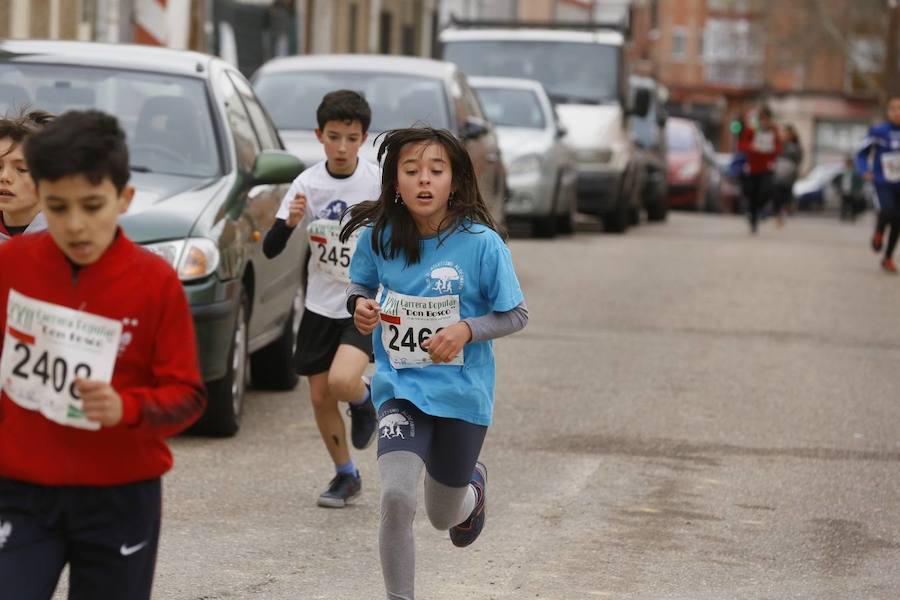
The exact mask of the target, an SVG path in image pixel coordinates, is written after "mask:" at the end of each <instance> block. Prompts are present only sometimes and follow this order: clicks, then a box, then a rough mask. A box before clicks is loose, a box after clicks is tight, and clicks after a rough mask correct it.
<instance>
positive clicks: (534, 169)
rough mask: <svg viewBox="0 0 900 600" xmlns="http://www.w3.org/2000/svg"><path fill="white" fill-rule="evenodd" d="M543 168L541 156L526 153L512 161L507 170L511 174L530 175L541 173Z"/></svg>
mask: <svg viewBox="0 0 900 600" xmlns="http://www.w3.org/2000/svg"><path fill="white" fill-rule="evenodd" d="M540 170H541V157H540V156H538V155H537V154H526V155H525V156H520V157H519V158H517V159H515V160H514V161H512V163H510V165H509V169H507V172H508V173H509V174H510V175H528V174H531V173H539V172H540Z"/></svg>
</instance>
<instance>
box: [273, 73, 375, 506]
mask: <svg viewBox="0 0 900 600" xmlns="http://www.w3.org/2000/svg"><path fill="white" fill-rule="evenodd" d="M316 120H317V122H318V126H319V127H318V129H316V137H317V138H318V139H319V141H320V142H321V143H322V145H323V146H324V148H325V156H326V160H324V161H322V162H320V163H317V164H315V165H313V166H312V167H310V168H309V169H307V170H305V171H303V173H301V174H300V175H299V176H298V177H297V179H295V180H294V183H293V184H291V188H290V189H289V190H288V192H287V194H285V196H284V199H283V200H282V202H281V208H279V210H278V214H277V215H276V220H275V224H274V225H273V226H272V229H270V230H269V232H268V233H267V234H266V238H265V241H264V242H263V251H264V252H265V254H266V256H268V257H269V258H272V257H274V256H276V255H278V254H279V253H280V252H281V251H282V250H283V249H284V247H285V244H286V243H287V240H288V238H289V237H290V235H291V233H292V232H293V231H294V229H295V228H296V227H297V226H298V225H300V224H301V222H302V223H304V224H305V228H306V233H307V235H308V236H309V247H310V251H311V255H310V257H309V262H308V263H307V273H308V284H307V290H306V310H305V311H304V312H303V319H302V320H301V322H300V330H299V333H298V335H297V349H296V351H295V353H294V362H295V367H296V369H297V373H299V374H300V375H305V376H306V377H307V378H308V379H309V395H310V400H311V402H312V406H313V412H314V413H315V417H316V425H318V427H319V433H320V434H321V436H322V441H323V442H324V443H325V447H326V448H327V450H328V453H329V454H330V455H331V459H332V460H333V461H334V465H335V470H336V475H335V477H334V479H332V480H331V482H330V483H329V484H328V488H327V489H326V490H325V491H324V492H323V493H322V494H321V495H320V496H319V499H318V504H319V506H325V507H329V508H343V507H344V506H346V505H347V500H348V499H349V498H352V497H353V496H355V495H356V494H358V493H359V491H360V489H361V487H362V482H361V479H360V476H359V471H358V470H357V469H356V466H355V465H354V463H353V460H352V459H351V458H350V450H349V448H348V447H347V434H346V431H345V428H344V419H343V417H342V416H341V411H340V409H339V406H338V402H339V401H340V402H347V403H349V405H350V407H349V410H348V413H349V414H350V418H351V438H352V441H353V446H354V447H356V448H358V449H363V448H366V447H367V446H368V445H369V444H370V443H371V442H372V438H373V437H374V434H375V409H374V407H373V405H372V400H371V393H370V390H369V383H368V381H366V380H365V379H364V378H363V373H364V371H365V369H366V366H367V365H368V364H369V360H370V358H371V356H372V336H371V335H363V334H361V333H359V331H357V330H356V327H355V326H354V325H353V318H352V317H351V316H350V313H348V312H347V302H346V290H347V284H348V283H349V281H350V278H349V268H350V258H351V257H352V256H353V251H354V250H355V248H356V240H355V238H353V239H350V240H348V242H346V243H342V242H341V241H340V239H339V233H340V219H341V215H342V214H343V212H344V210H346V209H347V208H348V207H350V206H353V205H354V204H357V203H359V202H362V201H364V200H373V199H375V198H378V197H379V195H380V194H381V170H380V169H379V168H378V165H376V164H373V163H371V162H369V161H366V160H364V159H360V158H358V157H357V153H358V152H359V148H360V146H361V145H362V144H363V142H365V140H366V136H367V131H368V128H369V123H370V122H371V120H372V111H371V109H370V108H369V105H368V103H367V102H366V101H365V99H364V98H363V97H362V96H361V95H359V94H358V93H356V92H353V91H350V90H337V91H334V92H330V93H328V94H326V95H325V97H324V98H323V99H322V103H321V104H320V105H319V108H318V109H317V110H316ZM307 216H308V217H309V218H305V217H307Z"/></svg>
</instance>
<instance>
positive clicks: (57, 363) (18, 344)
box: [0, 290, 122, 430]
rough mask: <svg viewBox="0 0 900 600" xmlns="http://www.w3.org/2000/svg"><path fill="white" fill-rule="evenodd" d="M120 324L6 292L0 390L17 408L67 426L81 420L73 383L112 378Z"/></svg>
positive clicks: (86, 423)
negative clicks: (82, 380) (80, 379)
mask: <svg viewBox="0 0 900 600" xmlns="http://www.w3.org/2000/svg"><path fill="white" fill-rule="evenodd" d="M121 335H122V323H121V322H119V321H116V320H114V319H108V318H106V317H100V316H97V315H92V314H89V313H85V312H81V311H77V310H72V309H70V308H66V307H64V306H58V305H56V304H50V303H48V302H42V301H40V300H35V299H33V298H29V297H28V296H25V295H23V294H20V293H19V292H16V291H15V290H10V292H9V300H8V301H7V309H6V331H5V332H4V338H3V354H2V356H0V387H2V389H3V392H4V393H5V394H6V395H7V396H8V397H9V398H10V400H12V401H13V402H15V403H16V404H18V405H19V406H21V407H22V408H25V409H28V410H33V411H37V412H40V413H41V414H42V415H44V416H45V417H47V418H48V419H50V420H51V421H55V422H57V423H60V424H61V425H68V426H71V427H79V428H82V429H94V430H96V429H99V427H100V424H99V423H96V422H94V421H90V420H88V419H87V418H85V416H84V413H83V412H82V410H81V398H80V397H79V395H78V391H77V389H76V388H75V379H76V378H78V377H80V378H83V379H96V380H101V381H105V382H107V383H108V382H110V381H111V380H112V373H113V368H114V367H115V363H116V354H117V353H118V349H119V339H120V337H121Z"/></svg>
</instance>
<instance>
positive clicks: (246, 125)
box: [216, 71, 260, 171]
mask: <svg viewBox="0 0 900 600" xmlns="http://www.w3.org/2000/svg"><path fill="white" fill-rule="evenodd" d="M216 82H217V83H216V87H217V88H218V89H219V91H220V92H221V93H222V99H223V100H224V101H225V116H226V118H227V120H228V126H229V129H230V130H231V137H232V139H234V149H235V153H236V154H237V161H238V167H239V168H240V169H241V170H243V171H251V170H253V163H254V162H255V161H256V155H257V154H258V153H259V151H260V143H259V140H258V139H257V138H256V132H255V131H254V130H253V124H252V123H251V121H250V115H249V114H248V113H247V109H246V108H244V103H243V102H242V101H241V98H240V95H239V94H238V91H237V89H236V88H235V87H234V83H233V82H232V80H231V78H230V77H228V75H227V73H225V72H224V71H223V72H221V73H220V74H219V76H218V77H217V78H216Z"/></svg>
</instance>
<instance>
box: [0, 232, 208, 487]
mask: <svg viewBox="0 0 900 600" xmlns="http://www.w3.org/2000/svg"><path fill="white" fill-rule="evenodd" d="M10 289H14V290H16V291H18V292H19V293H21V294H24V295H26V296H28V297H30V298H33V299H35V300H41V301H44V302H51V303H53V304H58V305H60V306H65V307H67V308H72V309H76V310H82V311H84V312H88V313H93V314H95V315H100V316H103V317H107V318H111V319H116V320H118V321H121V322H122V323H123V329H122V341H121V344H120V348H119V354H118V357H117V359H116V364H115V369H114V371H113V376H112V386H113V388H114V389H115V390H116V391H117V392H118V393H119V395H120V396H121V397H122V409H123V416H122V422H121V423H119V424H118V425H116V426H115V427H109V428H107V427H101V428H100V429H99V430H98V431H89V430H84V429H78V428H75V427H68V426H64V425H60V424H57V423H55V422H53V421H50V420H49V419H47V418H45V417H44V416H43V415H42V414H41V413H40V412H37V411H31V410H27V409H25V408H22V407H21V406H19V405H18V404H16V403H14V402H13V401H12V400H10V399H9V398H8V397H7V396H6V394H5V393H2V394H0V478H7V479H15V480H18V481H25V482H30V483H36V484H42V485H89V486H107V485H119V484H124V483H131V482H136V481H143V480H147V479H153V478H156V477H159V476H161V475H162V474H163V473H165V472H166V471H168V470H169V469H170V468H171V466H172V454H171V452H170V451H169V447H168V445H167V444H166V441H165V438H166V437H168V436H171V435H174V434H175V433H177V432H179V431H181V430H182V429H184V428H185V427H187V426H188V425H190V424H191V423H192V422H193V421H194V420H196V419H197V418H198V417H199V416H200V414H201V413H202V411H203V408H204V407H205V405H206V395H205V391H204V387H203V382H202V379H201V377H200V371H199V368H198V364H197V348H196V341H195V339H194V326H193V322H192V320H191V313H190V309H189V308H188V304H187V298H186V297H185V294H184V289H183V288H182V286H181V282H179V280H178V277H177V276H176V274H175V271H174V270H173V269H172V267H171V266H170V265H168V264H167V263H166V262H165V261H163V260H162V259H161V258H159V257H158V256H155V255H153V254H152V253H150V252H148V251H147V250H144V249H143V248H141V247H139V246H137V245H136V244H135V243H134V242H132V241H131V240H129V239H128V238H127V237H125V234H124V233H123V232H122V231H121V230H120V231H119V232H118V234H117V236H116V239H115V240H114V241H113V243H112V244H111V245H110V247H109V248H108V249H107V250H106V252H105V253H104V254H103V255H102V256H101V257H100V259H99V260H98V261H97V262H95V263H94V264H91V265H88V266H85V267H80V268H79V269H77V270H75V269H73V265H72V263H70V262H69V260H68V259H67V258H66V256H65V255H64V254H63V253H62V251H61V250H60V249H59V247H57V245H56V243H55V242H54V241H53V239H52V238H51V237H50V235H49V233H46V232H42V233H37V234H34V235H27V236H18V237H16V238H15V239H13V240H10V241H8V242H6V243H4V244H2V245H0V332H5V331H6V310H7V301H8V298H9V291H10ZM3 337H4V336H0V351H2V344H3Z"/></svg>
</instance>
